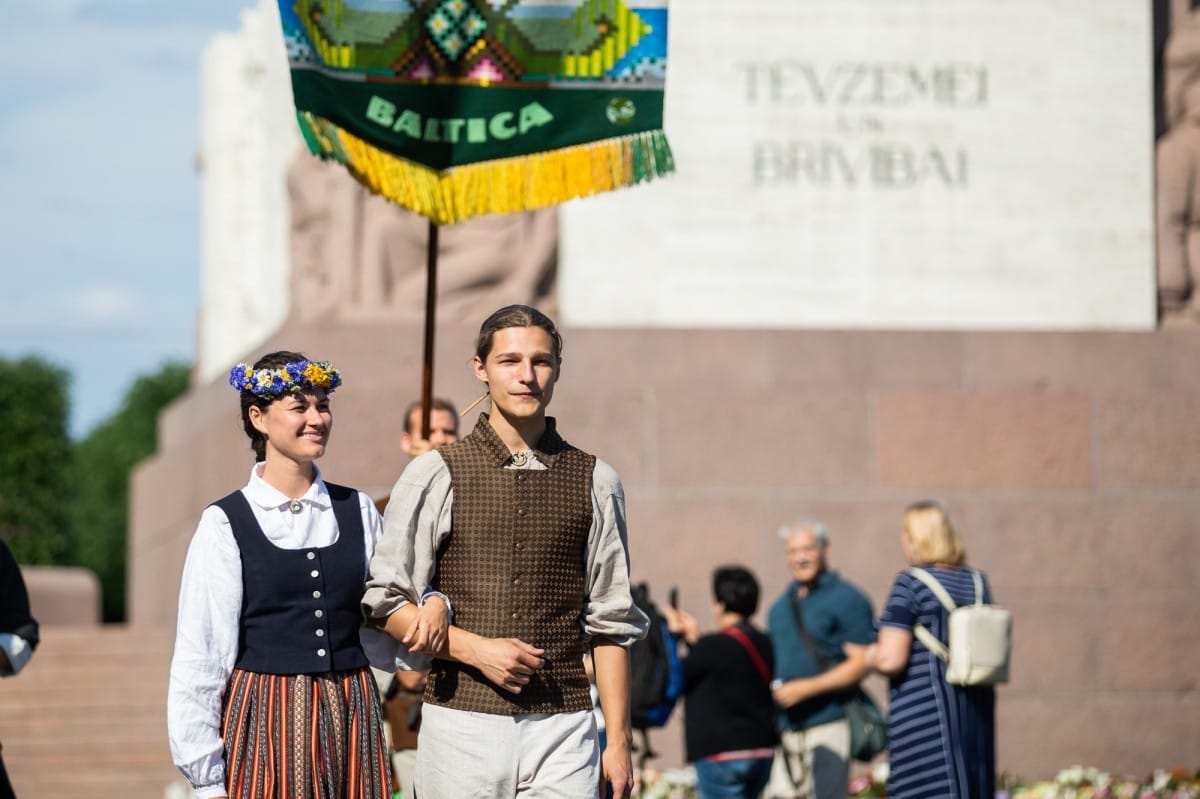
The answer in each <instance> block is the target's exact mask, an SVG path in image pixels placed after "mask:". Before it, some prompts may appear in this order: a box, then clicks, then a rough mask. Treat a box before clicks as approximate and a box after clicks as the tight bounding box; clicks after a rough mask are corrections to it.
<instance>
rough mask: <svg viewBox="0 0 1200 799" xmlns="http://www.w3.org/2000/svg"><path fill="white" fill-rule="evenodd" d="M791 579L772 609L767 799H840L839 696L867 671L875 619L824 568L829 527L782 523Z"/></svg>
mask: <svg viewBox="0 0 1200 799" xmlns="http://www.w3.org/2000/svg"><path fill="white" fill-rule="evenodd" d="M779 535H780V537H781V538H782V539H783V540H784V542H785V544H786V552H787V563H788V568H789V570H790V571H791V573H792V577H793V580H792V581H791V582H789V583H788V586H787V588H786V589H785V590H784V592H783V594H782V595H781V596H780V597H779V599H777V600H776V601H775V604H773V605H772V606H771V610H770V613H769V614H768V616H767V627H768V631H769V632H770V634H771V643H772V644H773V645H774V647H775V681H774V683H773V684H772V687H773V689H774V696H775V702H776V704H777V705H779V708H780V714H779V723H780V751H779V753H778V754H777V756H776V759H775V765H774V769H773V771H772V774H771V782H770V784H769V785H768V787H767V792H766V794H765V795H766V796H767V797H768V799H845V797H846V784H847V782H848V781H849V776H850V728H849V725H848V723H847V721H846V714H845V710H844V709H843V701H844V700H845V699H846V698H847V697H848V696H850V695H852V694H853V691H854V688H855V686H857V685H858V683H859V681H860V680H862V678H863V677H864V676H866V674H867V659H866V648H867V646H868V645H869V644H870V643H871V642H872V641H873V640H874V637H875V630H874V621H873V620H874V616H873V614H872V612H871V602H870V600H869V599H867V596H866V594H864V593H863V592H862V591H861V590H859V589H858V588H857V587H855V586H854V585H852V584H850V583H849V582H847V581H845V580H843V579H842V578H841V577H839V576H838V574H837V572H834V571H830V570H829V568H828V565H827V558H828V554H829V532H828V530H827V529H826V527H825V525H824V524H823V523H821V522H819V521H816V520H812V519H808V520H802V521H797V522H793V523H791V524H787V525H784V526H783V527H782V528H781V529H780V531H779Z"/></svg>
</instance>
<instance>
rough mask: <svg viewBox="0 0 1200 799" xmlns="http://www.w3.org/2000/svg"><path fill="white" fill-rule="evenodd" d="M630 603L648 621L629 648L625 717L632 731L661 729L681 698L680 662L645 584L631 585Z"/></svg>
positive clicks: (674, 646)
mask: <svg viewBox="0 0 1200 799" xmlns="http://www.w3.org/2000/svg"><path fill="white" fill-rule="evenodd" d="M631 590H632V593H633V602H634V604H635V605H637V606H638V608H640V609H641V610H642V612H643V613H645V614H646V615H647V616H648V617H649V618H650V628H649V630H647V632H646V637H645V638H643V639H641V640H640V641H635V642H634V644H633V646H631V647H630V648H629V673H630V684H629V716H630V722H631V725H632V726H633V728H634V729H635V730H647V729H652V728H655V727H661V726H663V725H664V724H666V723H667V720H668V719H669V718H670V717H671V711H672V710H674V709H675V704H676V703H677V702H678V701H679V697H681V696H682V695H683V661H682V660H681V659H680V657H679V649H678V647H677V646H676V643H675V636H673V635H672V634H671V630H670V629H669V628H668V627H667V620H666V619H664V618H663V617H662V615H661V614H660V613H659V612H658V608H657V607H655V605H654V602H652V601H651V600H650V589H649V587H648V586H647V585H646V584H645V583H638V584H636V585H634V586H632V589H631Z"/></svg>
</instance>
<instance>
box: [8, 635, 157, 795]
mask: <svg viewBox="0 0 1200 799" xmlns="http://www.w3.org/2000/svg"><path fill="white" fill-rule="evenodd" d="M172 644H173V639H172V636H171V634H170V632H169V631H168V630H166V629H164V628H159V627H138V628H131V627H127V626H124V625H105V626H99V625H96V626H53V625H49V626H44V627H43V628H42V640H41V644H40V645H39V646H38V649H37V652H36V653H35V654H34V656H33V659H32V660H31V661H30V662H29V665H28V666H27V667H26V668H25V670H24V671H22V672H21V674H20V675H18V676H17V677H15V678H12V679H8V680H5V681H4V682H3V684H2V685H0V691H2V692H3V693H2V695H0V735H2V736H3V743H4V762H5V765H6V766H7V767H8V771H9V775H10V777H11V778H12V782H13V785H14V787H15V789H16V792H17V795H18V796H22V797H37V799H78V797H80V796H88V797H89V799H163V796H164V792H165V791H166V789H167V786H168V785H169V784H171V783H172V782H175V781H176V780H177V779H178V776H179V775H178V773H177V772H176V771H175V769H174V767H173V766H172V765H171V756H170V751H169V748H168V745H167V724H166V713H167V710H166V705H167V698H166V692H167V670H168V668H169V666H170V658H171V647H172Z"/></svg>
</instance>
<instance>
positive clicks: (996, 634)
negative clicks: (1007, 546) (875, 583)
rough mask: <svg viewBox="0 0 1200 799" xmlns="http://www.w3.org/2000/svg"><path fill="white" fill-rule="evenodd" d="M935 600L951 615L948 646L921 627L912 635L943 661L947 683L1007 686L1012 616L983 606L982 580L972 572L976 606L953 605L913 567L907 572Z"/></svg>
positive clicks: (932, 581) (929, 577)
mask: <svg viewBox="0 0 1200 799" xmlns="http://www.w3.org/2000/svg"><path fill="white" fill-rule="evenodd" d="M908 572H909V574H911V575H912V576H913V577H916V578H917V579H918V580H920V581H921V582H923V583H925V585H927V586H929V590H930V591H932V592H933V595H934V596H936V597H937V598H938V601H939V602H941V603H942V606H943V607H945V608H946V610H948V611H949V612H950V631H949V635H948V639H949V646H947V645H946V644H943V643H942V642H941V641H939V640H938V639H937V638H935V637H934V635H933V633H931V632H930V631H929V630H927V629H926V628H925V627H923V626H922V625H920V624H917V625H916V626H914V627H913V635H915V636H916V637H917V640H918V641H920V642H921V643H922V644H924V645H925V648H926V649H928V650H929V651H930V652H932V653H934V654H935V655H937V656H938V657H939V658H941V659H942V660H944V661H946V682H948V683H951V684H953V685H995V684H997V683H1004V682H1008V661H1009V657H1010V656H1011V654H1012V613H1010V612H1009V611H1007V610H1005V609H1004V608H1000V607H996V606H995V605H985V604H983V578H982V577H981V576H980V575H979V572H977V571H975V570H974V569H972V570H971V576H972V577H973V578H974V581H975V604H973V605H963V606H961V607H959V606H957V605H955V604H954V600H953V599H951V598H950V593H949V592H948V591H946V589H945V587H943V586H942V584H941V583H939V582H938V581H937V579H936V578H935V577H934V576H933V575H932V574H930V573H929V572H927V571H925V570H924V569H918V568H916V567H915V566H914V567H913V568H910V569H909V570H908Z"/></svg>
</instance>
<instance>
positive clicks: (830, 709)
mask: <svg viewBox="0 0 1200 799" xmlns="http://www.w3.org/2000/svg"><path fill="white" fill-rule="evenodd" d="M799 589H800V585H799V583H797V582H796V581H795V580H793V581H792V582H790V583H789V584H788V587H787V588H786V589H785V590H784V592H783V594H782V595H781V596H780V597H779V599H777V600H775V603H774V604H773V605H771V610H770V611H769V612H768V614H767V630H768V631H769V632H770V634H771V642H772V644H773V645H774V647H775V678H776V679H778V680H782V681H784V682H787V681H788V680H794V679H797V678H801V677H815V676H816V675H817V674H820V673H821V672H822V671H828V670H829V669H830V668H832V667H833V666H835V665H837V664H838V663H841V662H842V661H843V660H845V659H846V655H845V652H844V651H843V650H842V645H843V644H859V645H861V646H866V645H868V644H870V643H871V642H872V641H874V640H875V623H874V616H873V614H872V612H871V600H869V599H867V595H866V594H864V593H863V592H862V591H860V590H859V589H858V588H857V587H855V586H854V585H853V584H851V583H848V582H846V581H845V580H843V579H841V578H840V577H839V576H838V574H837V572H833V571H825V572H822V573H821V574H820V575H819V576H818V577H817V579H816V580H815V581H814V582H813V585H812V587H811V589H809V592H808V595H807V596H805V597H803V598H801V597H800V596H799V593H798V592H799ZM793 597H796V600H797V602H798V603H799V611H800V614H801V618H802V619H803V621H804V628H805V630H806V631H807V632H808V637H809V638H810V639H812V642H813V644H814V645H815V646H816V648H817V650H818V652H819V653H820V658H821V660H823V661H825V668H822V667H821V664H820V662H819V661H818V658H817V657H815V656H814V655H813V653H812V651H811V650H810V649H809V647H808V646H806V645H805V643H804V639H803V638H802V637H801V635H800V631H799V630H797V629H796V617H795V615H794V613H793V611H792V598H793ZM843 696H844V695H839V694H821V695H820V696H815V697H813V698H812V699H807V700H805V701H803V702H800V703H798V704H796V705H793V706H792V707H790V708H787V709H785V710H781V711H780V713H779V724H780V727H781V728H782V729H785V730H801V729H807V728H809V727H814V726H816V725H818V724H826V723H828V722H831V721H837V720H838V719H840V718H843V717H844V716H845V711H844V710H843V709H842V703H841V701H840V699H841V698H842V697H843Z"/></svg>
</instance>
